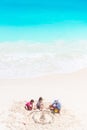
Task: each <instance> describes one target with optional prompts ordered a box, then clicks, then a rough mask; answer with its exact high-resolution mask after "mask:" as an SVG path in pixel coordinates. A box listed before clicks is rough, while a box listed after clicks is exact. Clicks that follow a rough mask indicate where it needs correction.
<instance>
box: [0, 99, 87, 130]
mask: <svg viewBox="0 0 87 130" xmlns="http://www.w3.org/2000/svg"><path fill="white" fill-rule="evenodd" d="M25 103H26V101H24V102H23V101H22V102H14V104H13V105H12V106H11V109H10V110H8V111H7V112H6V113H1V114H0V123H1V124H3V125H4V126H5V127H7V128H9V130H47V129H49V130H54V129H55V130H77V129H78V130H86V129H85V128H83V127H82V125H81V123H80V120H79V119H78V118H77V117H76V116H75V115H74V114H73V112H72V111H69V110H67V109H65V108H62V110H61V114H53V113H51V112H50V110H49V109H46V110H43V111H39V110H33V111H27V110H26V109H25V108H24V105H25ZM47 104H48V103H47Z"/></svg>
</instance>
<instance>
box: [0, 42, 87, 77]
mask: <svg viewBox="0 0 87 130" xmlns="http://www.w3.org/2000/svg"><path fill="white" fill-rule="evenodd" d="M84 67H87V41H84V40H79V41H63V40H61V41H56V42H52V43H34V42H30V41H17V42H5V43H0V78H7V77H8V78H19V77H31V76H38V75H44V74H49V73H69V72H73V71H76V70H79V69H81V68H84Z"/></svg>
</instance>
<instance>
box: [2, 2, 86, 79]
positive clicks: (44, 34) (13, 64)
mask: <svg viewBox="0 0 87 130" xmlns="http://www.w3.org/2000/svg"><path fill="white" fill-rule="evenodd" d="M86 7H87V2H86V1H84V0H83V1H82V0H79V1H78V0H76V1H75V0H73V1H72V0H71V1H69V0H66V1H64V0H62V1H60V2H59V1H57V0H54V1H53V0H50V1H49V0H47V1H46V0H44V1H39V0H37V1H36V0H33V1H28V0H25V1H24V0H21V1H16V0H13V1H11V0H8V1H7V0H3V1H2V2H0V77H8V78H9V77H10V78H11V77H12V78H14V77H31V76H37V75H43V74H49V73H69V72H72V71H76V70H78V69H80V68H84V67H87V8H86Z"/></svg>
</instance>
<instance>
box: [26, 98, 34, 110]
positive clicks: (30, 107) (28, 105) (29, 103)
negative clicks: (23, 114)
mask: <svg viewBox="0 0 87 130" xmlns="http://www.w3.org/2000/svg"><path fill="white" fill-rule="evenodd" d="M33 103H34V100H33V99H31V100H30V101H29V102H27V103H26V104H25V109H27V110H32V109H33Z"/></svg>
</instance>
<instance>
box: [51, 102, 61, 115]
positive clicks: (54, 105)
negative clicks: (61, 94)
mask: <svg viewBox="0 0 87 130" xmlns="http://www.w3.org/2000/svg"><path fill="white" fill-rule="evenodd" d="M49 108H50V110H51V111H52V112H54V113H60V110H61V104H60V102H59V101H58V100H54V102H53V103H52V104H51V105H50V106H49Z"/></svg>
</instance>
